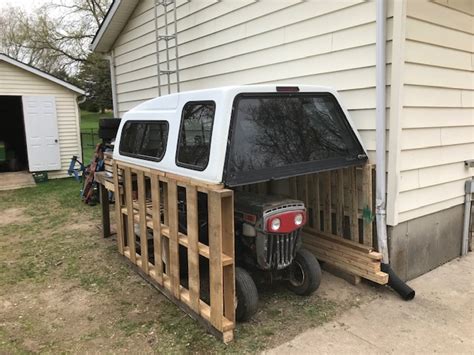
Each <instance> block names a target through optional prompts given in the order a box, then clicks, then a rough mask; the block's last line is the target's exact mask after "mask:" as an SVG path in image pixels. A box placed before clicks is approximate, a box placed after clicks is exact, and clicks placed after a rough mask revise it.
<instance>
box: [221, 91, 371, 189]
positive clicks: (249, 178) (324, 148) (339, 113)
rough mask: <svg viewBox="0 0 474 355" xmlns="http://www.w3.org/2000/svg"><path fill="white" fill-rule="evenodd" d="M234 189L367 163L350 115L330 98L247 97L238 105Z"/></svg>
mask: <svg viewBox="0 0 474 355" xmlns="http://www.w3.org/2000/svg"><path fill="white" fill-rule="evenodd" d="M230 137H231V139H230V145H229V148H228V151H227V161H226V168H225V173H224V180H225V181H224V182H225V183H226V184H227V185H228V186H235V185H241V184H248V183H255V182H260V181H265V180H270V179H279V178H286V177H289V176H296V175H302V174H308V173H312V172H318V171H322V170H328V169H334V168H340V167H344V166H350V165H358V164H362V163H364V162H365V161H366V160H367V157H366V155H365V152H364V150H363V148H362V146H361V145H360V143H359V141H358V139H357V137H356V136H355V134H354V132H353V131H352V128H351V126H350V124H349V123H348V122H347V119H346V117H345V114H344V111H343V110H342V109H341V107H340V106H339V104H338V102H337V100H336V99H335V97H334V96H333V95H331V94H328V93H286V94H281V93H278V94H241V95H239V96H237V97H236V99H235V101H234V110H233V119H232V131H231V135H230Z"/></svg>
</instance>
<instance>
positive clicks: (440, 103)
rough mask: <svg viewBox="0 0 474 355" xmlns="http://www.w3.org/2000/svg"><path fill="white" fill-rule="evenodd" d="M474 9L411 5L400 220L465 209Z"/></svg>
mask: <svg viewBox="0 0 474 355" xmlns="http://www.w3.org/2000/svg"><path fill="white" fill-rule="evenodd" d="M473 6H474V5H473V2H472V1H459V0H457V1H453V0H444V1H441V0H439V1H436V2H431V1H428V0H408V1H407V7H406V33H405V44H404V46H405V48H404V49H405V59H404V64H403V65H404V68H403V71H404V75H403V84H404V87H403V98H402V102H403V109H402V114H401V122H400V126H401V135H400V142H399V148H400V157H399V159H400V181H399V184H400V186H399V190H400V193H399V196H398V221H397V222H398V223H401V222H404V221H407V220H411V219H414V218H417V217H420V216H424V215H428V214H431V213H434V212H437V211H440V210H444V209H448V208H450V207H452V206H456V205H460V204H462V203H463V201H464V182H465V180H466V179H468V178H470V177H471V176H473V175H474V169H468V168H465V166H464V160H466V159H473V158H474V18H473Z"/></svg>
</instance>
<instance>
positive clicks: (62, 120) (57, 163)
mask: <svg viewBox="0 0 474 355" xmlns="http://www.w3.org/2000/svg"><path fill="white" fill-rule="evenodd" d="M81 95H84V91H83V90H82V89H80V88H78V87H76V86H74V85H71V84H69V83H67V82H65V81H63V80H60V79H58V78H55V77H54V76H52V75H49V74H47V73H45V72H43V71H41V70H38V69H36V68H33V67H31V66H29V65H26V64H24V63H21V62H19V61H17V60H15V59H13V58H10V57H8V56H6V55H3V54H0V143H3V145H4V146H5V148H6V155H7V157H9V159H8V161H7V162H3V164H2V166H1V167H2V170H1V171H3V172H5V171H18V170H26V171H30V172H39V171H47V172H48V175H49V177H50V178H59V177H66V176H67V169H68V167H69V162H70V161H71V157H72V156H73V155H77V156H78V157H80V156H81V136H80V126H79V124H80V115H79V108H78V103H77V98H78V96H81ZM0 179H1V174H0Z"/></svg>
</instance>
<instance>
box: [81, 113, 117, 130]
mask: <svg viewBox="0 0 474 355" xmlns="http://www.w3.org/2000/svg"><path fill="white" fill-rule="evenodd" d="M111 117H113V113H112V112H106V113H104V114H102V113H100V112H89V111H81V131H82V132H86V131H94V132H97V131H98V130H99V118H111Z"/></svg>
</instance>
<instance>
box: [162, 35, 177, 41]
mask: <svg viewBox="0 0 474 355" xmlns="http://www.w3.org/2000/svg"><path fill="white" fill-rule="evenodd" d="M174 38H176V35H166V36H165V35H159V36H158V39H164V40H165V41H169V40H170V39H174Z"/></svg>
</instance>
